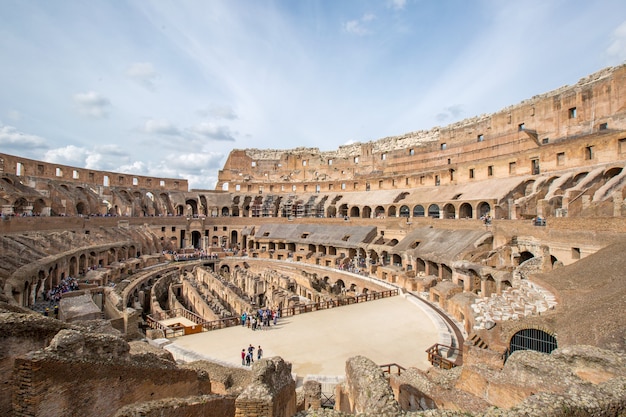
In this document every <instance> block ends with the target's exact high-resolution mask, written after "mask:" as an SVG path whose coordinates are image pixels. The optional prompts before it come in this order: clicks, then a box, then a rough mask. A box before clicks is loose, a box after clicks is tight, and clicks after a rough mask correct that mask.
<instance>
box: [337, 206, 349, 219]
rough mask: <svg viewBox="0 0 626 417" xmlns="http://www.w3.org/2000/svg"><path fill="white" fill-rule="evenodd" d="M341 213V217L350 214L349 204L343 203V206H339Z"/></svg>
mask: <svg viewBox="0 0 626 417" xmlns="http://www.w3.org/2000/svg"><path fill="white" fill-rule="evenodd" d="M339 215H340V216H341V217H346V216H347V215H348V205H347V204H342V205H341V206H339Z"/></svg>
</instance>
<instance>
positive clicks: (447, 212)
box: [443, 203, 456, 219]
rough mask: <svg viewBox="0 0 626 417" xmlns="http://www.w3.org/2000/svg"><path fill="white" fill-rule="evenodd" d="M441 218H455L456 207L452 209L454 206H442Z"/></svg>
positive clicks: (449, 204)
mask: <svg viewBox="0 0 626 417" xmlns="http://www.w3.org/2000/svg"><path fill="white" fill-rule="evenodd" d="M443 218H444V219H455V218H456V207H454V204H451V203H448V204H446V205H445V206H443Z"/></svg>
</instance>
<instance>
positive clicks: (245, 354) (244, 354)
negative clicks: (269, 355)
mask: <svg viewBox="0 0 626 417" xmlns="http://www.w3.org/2000/svg"><path fill="white" fill-rule="evenodd" d="M256 357H257V360H258V361H260V360H261V358H262V357H263V349H261V345H259V348H258V349H257V350H256ZM253 362H254V346H252V344H250V346H248V349H247V351H246V349H241V364H242V365H243V366H250V365H251V364H252V363H253Z"/></svg>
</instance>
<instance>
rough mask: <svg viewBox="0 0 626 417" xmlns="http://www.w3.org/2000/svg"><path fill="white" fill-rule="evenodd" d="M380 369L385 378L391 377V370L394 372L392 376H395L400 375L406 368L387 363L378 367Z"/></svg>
mask: <svg viewBox="0 0 626 417" xmlns="http://www.w3.org/2000/svg"><path fill="white" fill-rule="evenodd" d="M380 367H381V368H382V370H383V373H384V374H385V376H386V377H387V378H389V376H390V375H392V372H391V371H392V368H393V370H394V372H393V374H395V375H402V371H406V368H404V367H403V366H400V365H398V364H397V363H387V364H385V365H380Z"/></svg>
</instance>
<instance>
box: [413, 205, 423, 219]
mask: <svg viewBox="0 0 626 417" xmlns="http://www.w3.org/2000/svg"><path fill="white" fill-rule="evenodd" d="M413 217H424V206H422V205H421V204H418V205H416V206H415V207H413Z"/></svg>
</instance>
